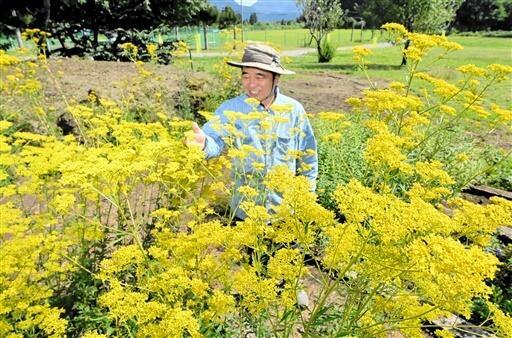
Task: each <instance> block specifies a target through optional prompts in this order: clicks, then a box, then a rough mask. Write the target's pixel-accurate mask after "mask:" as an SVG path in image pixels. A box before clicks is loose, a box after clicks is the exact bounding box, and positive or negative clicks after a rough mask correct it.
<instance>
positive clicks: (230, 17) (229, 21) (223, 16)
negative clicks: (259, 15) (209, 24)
mask: <svg viewBox="0 0 512 338" xmlns="http://www.w3.org/2000/svg"><path fill="white" fill-rule="evenodd" d="M240 22H241V16H239V15H237V14H236V13H235V11H234V10H233V8H231V6H226V7H224V9H223V10H222V11H221V12H220V14H219V28H220V29H224V28H228V27H231V26H233V39H235V40H236V24H238V23H240Z"/></svg>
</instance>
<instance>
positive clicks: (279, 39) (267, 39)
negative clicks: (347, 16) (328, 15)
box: [180, 28, 384, 51]
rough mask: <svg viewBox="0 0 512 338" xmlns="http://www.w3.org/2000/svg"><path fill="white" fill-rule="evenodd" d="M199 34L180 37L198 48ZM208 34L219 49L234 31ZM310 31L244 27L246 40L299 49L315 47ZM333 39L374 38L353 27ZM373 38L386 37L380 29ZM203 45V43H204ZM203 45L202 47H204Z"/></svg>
mask: <svg viewBox="0 0 512 338" xmlns="http://www.w3.org/2000/svg"><path fill="white" fill-rule="evenodd" d="M196 34H198V32H197V31H184V32H183V31H182V33H181V35H180V38H181V39H184V40H185V41H186V42H187V43H188V44H189V46H190V48H192V50H196V38H195V35H196ZM199 34H200V37H201V38H200V41H201V44H204V42H203V34H202V32H200V33H199ZM237 34H238V36H237V39H240V38H241V37H240V33H237ZM207 35H208V41H209V43H208V45H209V50H212V51H219V50H221V49H222V47H223V46H224V44H226V43H229V42H232V41H233V31H232V30H223V31H218V32H215V33H212V32H209V33H207ZM309 36H310V35H309V31H308V30H307V29H300V28H297V29H281V30H279V29H273V30H245V29H244V41H249V42H256V41H258V42H264V43H270V44H274V45H276V46H278V47H279V48H281V49H284V50H287V49H297V48H303V47H314V41H313V42H312V44H309V42H310V38H309ZM330 38H331V41H332V42H333V43H334V44H336V45H337V46H353V45H357V44H361V43H370V42H371V41H373V40H372V32H371V30H367V29H366V30H363V31H362V32H361V30H358V29H355V30H354V32H353V34H352V30H351V29H336V30H334V31H333V32H331V34H330ZM373 38H375V40H378V39H379V38H384V35H382V36H381V34H380V33H379V31H378V30H376V31H375V32H374V35H373ZM202 47H203V45H202ZM202 47H201V48H202Z"/></svg>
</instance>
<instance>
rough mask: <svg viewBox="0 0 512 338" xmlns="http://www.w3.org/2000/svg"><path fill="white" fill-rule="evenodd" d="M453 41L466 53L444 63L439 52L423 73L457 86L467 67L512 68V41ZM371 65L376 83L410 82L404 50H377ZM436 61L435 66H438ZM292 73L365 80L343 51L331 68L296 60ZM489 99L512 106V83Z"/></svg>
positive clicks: (425, 63) (422, 65)
mask: <svg viewBox="0 0 512 338" xmlns="http://www.w3.org/2000/svg"><path fill="white" fill-rule="evenodd" d="M450 40H452V41H455V42H458V43H460V44H461V45H462V46H463V47H464V49H463V50H460V51H455V52H451V53H449V54H448V55H446V56H445V57H444V58H443V59H440V60H437V61H435V56H436V52H435V51H434V52H433V53H432V54H431V55H429V56H428V57H426V58H425V59H424V60H423V61H422V62H421V63H420V66H419V70H420V71H428V72H429V73H430V74H432V75H433V76H436V77H440V78H443V79H445V80H448V81H451V82H454V81H457V80H458V79H460V78H461V76H460V74H459V73H458V72H457V71H456V68H457V67H459V66H461V65H464V64H470V63H472V64H475V65H477V66H481V67H485V66H487V65H489V64H492V63H501V64H508V65H512V55H511V53H512V48H511V47H512V46H511V43H510V41H509V40H508V39H502V38H487V37H453V38H450ZM373 53H374V54H373V56H371V57H370V58H369V59H368V61H369V62H370V63H371V64H370V65H369V66H368V74H369V76H370V78H372V79H384V80H388V81H393V80H394V81H406V70H405V68H403V67H400V63H401V61H402V55H401V51H400V48H399V47H398V46H396V47H387V48H378V49H374V50H373ZM434 61H435V62H434ZM289 67H290V68H291V69H294V70H296V71H298V72H299V73H307V72H336V73H344V74H350V75H354V76H357V77H365V75H364V73H363V72H362V71H361V70H359V69H358V68H357V67H356V65H355V63H354V61H353V60H352V52H351V51H340V52H338V54H337V56H336V57H334V59H333V60H332V61H331V62H330V63H328V64H319V63H318V62H316V54H309V55H306V56H303V57H295V58H292V62H291V63H290V64H289ZM488 99H489V100H491V101H493V102H496V103H499V104H501V105H503V106H506V107H507V106H508V107H510V105H511V103H512V81H511V80H510V79H509V80H508V81H505V82H502V83H500V84H498V85H497V86H496V87H495V88H494V89H493V90H492V92H491V93H490V95H488Z"/></svg>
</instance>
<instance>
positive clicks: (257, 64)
mask: <svg viewBox="0 0 512 338" xmlns="http://www.w3.org/2000/svg"><path fill="white" fill-rule="evenodd" d="M227 64H228V65H230V66H233V67H239V68H242V67H251V68H258V69H263V70H266V71H268V72H272V73H276V74H280V75H292V74H295V72H293V71H291V70H287V69H284V68H281V67H271V66H270V65H266V64H264V63H260V62H235V61H228V62H227Z"/></svg>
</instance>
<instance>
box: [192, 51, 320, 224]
mask: <svg viewBox="0 0 512 338" xmlns="http://www.w3.org/2000/svg"><path fill="white" fill-rule="evenodd" d="M228 64H229V65H230V66H233V67H239V68H241V70H242V85H243V89H244V91H245V94H243V95H240V96H238V97H235V98H233V99H230V100H228V101H225V102H224V103H222V104H221V106H220V107H219V108H218V109H217V110H216V111H215V116H216V120H217V121H219V122H220V125H221V128H219V127H218V125H216V124H215V123H214V122H213V121H209V122H208V123H206V124H205V125H204V126H203V128H202V129H201V128H199V126H198V125H197V124H196V123H194V125H193V127H192V131H193V134H192V135H191V137H189V138H188V139H187V144H188V145H189V146H190V145H195V146H199V147H200V148H201V149H203V151H204V152H205V154H206V158H207V159H208V158H212V157H215V156H218V155H220V153H221V152H222V151H223V150H224V148H225V147H226V138H227V137H228V133H227V132H226V130H227V127H226V126H227V125H228V124H229V123H231V124H234V126H235V127H236V129H237V130H239V131H241V132H243V135H244V137H243V139H237V142H235V143H234V144H232V145H233V146H235V147H236V148H241V147H242V146H243V145H249V146H251V147H253V149H256V150H261V152H257V151H255V153H253V154H251V156H249V159H248V160H243V161H239V162H237V163H234V171H237V172H238V173H243V175H235V176H236V177H235V196H234V198H233V199H232V201H231V209H232V211H233V212H234V213H235V216H236V217H237V218H239V219H245V217H246V215H245V213H244V212H243V210H241V209H240V208H239V206H240V202H241V201H242V200H243V196H242V195H241V194H240V193H239V192H238V188H240V187H242V186H244V185H247V184H248V181H247V179H246V178H247V177H248V176H253V175H252V174H254V173H255V172H260V171H262V172H263V175H264V174H265V173H267V172H268V171H270V169H272V167H274V166H276V165H286V166H287V167H288V168H289V169H290V170H291V171H292V172H294V173H296V174H300V175H304V176H305V177H307V178H308V179H309V181H310V182H311V189H312V190H314V189H315V188H316V178H317V176H318V158H317V152H316V150H317V149H316V140H315V137H314V135H313V130H312V128H311V124H310V123H309V120H308V118H307V116H306V113H305V111H304V108H303V107H302V105H301V104H300V103H299V102H298V101H296V100H294V99H292V98H290V97H288V96H285V95H283V94H281V93H280V92H279V89H278V87H277V85H278V83H279V78H280V76H281V75H285V74H295V73H294V72H292V71H289V70H286V69H284V68H283V66H282V65H281V63H280V59H279V54H278V53H277V52H276V51H275V50H274V49H273V48H271V47H269V46H266V45H250V46H248V47H247V48H246V49H245V51H244V55H243V57H242V62H234V61H228ZM254 102H255V103H256V104H254ZM278 107H279V109H278ZM283 107H285V108H284V109H283ZM232 112H239V113H242V114H246V116H247V117H250V116H249V114H250V113H253V112H261V113H264V114H268V116H270V117H276V118H274V119H270V120H269V121H272V122H271V123H270V126H268V124H265V125H264V127H263V129H266V131H262V126H263V123H262V121H250V122H248V123H244V122H243V121H242V120H247V118H241V119H239V120H236V121H233V119H232V115H229V114H230V113H232ZM283 113H284V114H283ZM284 115H286V118H281V119H279V118H277V117H279V116H284ZM217 124H218V122H217ZM222 126H224V129H223V128H222ZM265 126H266V127H265ZM265 133H270V134H271V135H270V136H271V137H268V138H267V137H264V136H262V135H264V134H265ZM263 152H264V153H265V154H262V153H263ZM263 195H264V196H263V197H262V198H261V199H260V200H259V202H260V203H261V204H265V206H266V207H267V209H269V210H270V209H271V207H272V205H278V204H279V203H280V202H281V196H279V195H278V194H276V193H272V192H267V193H265V194H263Z"/></svg>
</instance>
